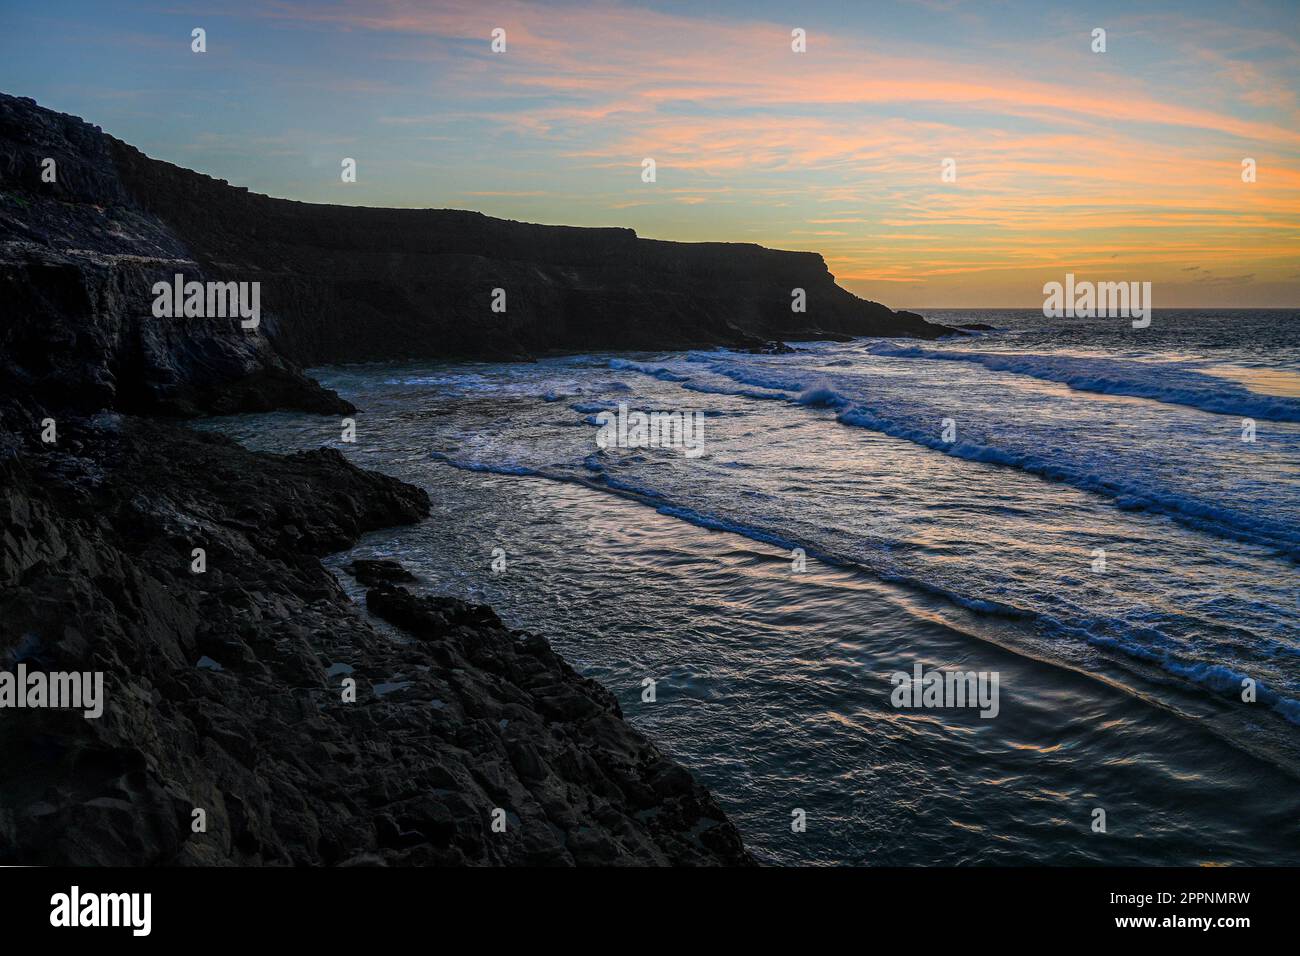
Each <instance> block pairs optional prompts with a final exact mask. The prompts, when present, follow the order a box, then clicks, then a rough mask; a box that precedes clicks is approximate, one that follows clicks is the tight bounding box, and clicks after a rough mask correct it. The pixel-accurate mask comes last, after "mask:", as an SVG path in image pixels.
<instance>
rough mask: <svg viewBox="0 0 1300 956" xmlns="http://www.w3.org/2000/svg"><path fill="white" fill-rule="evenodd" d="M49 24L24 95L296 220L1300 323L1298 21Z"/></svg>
mask: <svg viewBox="0 0 1300 956" xmlns="http://www.w3.org/2000/svg"><path fill="white" fill-rule="evenodd" d="M54 6H56V7H58V6H63V7H69V8H76V9H77V10H78V11H79V12H78V13H77V15H76V16H74V17H67V18H66V22H78V23H80V24H81V26H80V27H79V28H75V29H71V30H69V29H67V28H66V26H61V27H60V29H58V30H46V29H44V27H43V21H42V17H43V16H46V15H47V14H46V13H43V12H33V13H26V14H19V15H16V16H14V17H13V18H12V20H13V23H12V27H14V28H11V29H9V30H7V31H5V33H4V36H3V38H0V63H2V64H3V65H2V66H0V88H3V89H5V90H8V91H10V92H14V93H20V94H23V95H31V96H35V97H36V98H37V99H38V100H39V101H40V102H42V103H44V104H46V105H49V106H51V107H54V108H57V109H61V110H66V111H69V112H72V113H76V114H79V115H82V116H85V117H87V118H90V119H92V121H94V122H97V123H100V124H101V125H103V127H104V128H105V130H106V131H107V132H110V133H112V134H113V135H116V136H118V137H120V138H123V139H125V140H127V141H129V142H132V143H135V144H136V145H138V146H140V147H141V148H142V149H144V150H145V151H146V152H147V153H148V154H150V155H151V156H155V157H157V158H161V159H165V160H168V161H171V162H175V163H177V164H181V165H187V166H191V167H194V168H197V169H199V170H201V171H203V172H206V173H209V174H211V175H214V176H218V177H220V178H224V179H228V180H230V181H231V182H233V183H237V184H240V185H245V186H248V187H249V188H250V189H253V190H255V191H258V192H264V193H268V194H270V195H274V196H282V197H286V198H293V199H301V200H306V201H313V202H332V203H345V204H358V205H386V206H417V207H425V206H430V207H454V208H467V209H477V210H481V211H483V212H485V213H487V214H489V215H493V216H499V217H503V218H512V219H520V220H527V221H537V222H548V223H565V224H573V225H618V226H629V227H632V228H634V229H636V230H637V232H638V233H639V234H640V235H643V236H647V237H652V238H662V239H675V240H710V241H718V240H720V241H737V242H757V243H761V244H764V245H768V246H773V247H777V248H786V249H805V250H814V251H817V252H821V253H822V254H823V255H824V256H825V257H826V260H827V263H828V264H829V266H830V268H831V271H832V272H833V273H834V274H835V275H836V276H837V277H838V279H839V280H840V281H841V282H842V284H844V285H845V286H846V287H848V288H850V289H852V290H853V291H855V292H857V293H859V294H861V295H863V296H866V297H868V298H873V299H877V300H880V301H883V302H886V303H887V304H889V305H891V306H894V307H914V308H921V307H939V306H952V305H960V306H967V307H977V306H1031V307H1032V306H1034V305H1037V304H1040V303H1041V301H1042V293H1041V287H1042V285H1043V283H1044V282H1046V281H1051V280H1060V279H1061V277H1062V276H1063V274H1064V273H1065V272H1067V271H1071V272H1075V273H1078V274H1080V275H1081V276H1087V277H1089V278H1094V279H1123V280H1134V281H1136V280H1143V281H1150V282H1152V283H1153V284H1154V287H1155V290H1156V291H1155V304H1156V307H1157V308H1160V307H1166V306H1167V307H1174V306H1186V307H1197V306H1242V307H1248V306H1255V307H1267V306H1294V305H1296V304H1297V302H1298V301H1300V105H1298V104H1297V99H1296V91H1297V88H1298V87H1297V64H1300V39H1298V38H1297V37H1298V33H1300V29H1298V28H1297V19H1298V18H1297V15H1296V11H1295V8H1294V6H1293V5H1291V4H1290V3H1285V2H1283V3H1277V4H1256V3H1248V4H1242V5H1231V4H1228V5H1220V4H1198V3H1189V4H1181V3H1180V4H1168V5H1165V6H1164V7H1163V10H1164V12H1162V13H1143V14H1136V13H1132V12H1126V11H1128V10H1129V9H1130V8H1129V6H1128V5H1125V4H1118V3H1116V4H1098V5H1092V6H1090V7H1089V8H1087V9H1086V10H1080V11H1079V12H1077V13H1066V12H1061V11H1051V12H1042V11H1040V10H1039V9H1038V7H1037V5H1035V4H1032V3H1025V4H1020V3H1013V4H1004V5H996V6H995V7H992V8H991V7H990V5H988V4H963V3H958V2H942V0H926V2H916V3H912V4H906V3H890V4H888V5H887V6H888V8H889V12H890V16H889V17H888V18H887V20H888V23H887V24H886V23H885V22H884V20H885V19H886V18H883V17H881V16H877V15H874V14H873V8H874V7H875V5H873V4H863V5H860V9H857V10H856V11H855V12H846V11H844V10H843V9H842V7H843V5H842V4H815V3H814V4H802V5H798V6H797V7H790V6H788V5H780V4H774V3H757V4H752V3H747V4H731V3H712V4H678V3H672V4H631V3H625V4H622V3H609V4H605V5H602V6H598V7H595V8H580V7H576V6H573V7H570V6H566V5H563V4H546V5H540V4H524V3H483V4H476V5H474V7H473V9H468V8H466V9H451V8H450V7H448V6H444V5H442V4H425V3H416V2H401V0H388V2H369V3H360V2H357V3H352V2H341V3H335V4H311V5H310V6H309V5H305V4H303V5H300V4H297V3H294V2H279V3H271V4H256V5H254V4H231V5H228V7H224V8H223V13H222V14H221V15H215V14H213V13H211V12H210V11H208V10H206V9H204V8H202V7H193V8H191V7H187V6H186V5H185V4H180V5H177V6H169V7H168V8H167V9H166V10H162V11H159V10H156V9H154V8H153V6H152V5H149V4H141V5H138V8H137V12H136V13H135V14H134V15H131V16H126V17H122V16H120V15H115V16H114V17H113V18H112V20H111V22H109V18H107V17H106V16H105V15H104V14H102V13H99V12H98V11H97V9H96V5H95V4H64V5H60V4H55V5H54ZM462 6H463V5H462ZM854 6H855V7H857V6H858V5H854ZM881 9H883V8H881ZM990 9H992V10H993V11H994V12H990ZM1153 9H1155V8H1153ZM875 13H877V14H878V13H879V10H876V11H875ZM48 15H49V16H53V13H52V12H50V13H49V14H48ZM846 20H847V21H848V23H849V24H850V25H849V26H846V25H845V21H846ZM196 25H202V26H203V27H204V28H205V29H206V30H207V31H208V37H209V53H208V55H207V56H206V57H194V56H191V55H190V52H189V47H188V42H189V41H188V37H189V31H190V29H191V27H193V26H196ZM497 27H500V28H503V29H504V30H505V31H506V33H507V37H508V49H507V51H506V52H505V53H504V54H494V53H493V52H492V50H491V49H490V46H489V39H490V33H491V31H492V30H493V29H494V28H497ZM796 27H797V28H802V29H804V30H806V31H807V37H808V40H807V52H806V53H803V54H796V53H794V52H792V50H791V42H790V36H791V30H792V29H794V28H796ZM1097 27H1100V28H1104V29H1105V30H1106V36H1107V50H1106V52H1105V53H1094V52H1092V50H1091V48H1090V44H1091V42H1092V40H1091V33H1092V30H1093V29H1094V28H1097ZM110 41H111V43H110ZM124 46H125V47H135V48H138V49H140V50H141V51H142V53H143V52H144V51H146V50H147V51H148V56H147V57H144V56H142V57H141V58H139V61H138V62H136V61H133V60H132V59H130V58H123V57H122V56H121V54H120V50H121V48H123V47H124ZM54 57H58V58H59V59H60V60H62V61H64V62H66V63H70V64H75V66H73V67H71V68H70V69H65V70H63V71H61V72H60V74H59V75H57V76H56V75H53V74H51V73H48V72H46V71H45V70H44V69H43V65H44V64H45V63H46V62H49V61H50V60H51V59H52V58H54ZM272 81H274V82H272ZM345 156H346V157H355V158H356V160H357V164H358V170H359V175H358V179H357V182H356V183H355V184H349V185H346V186H344V185H343V184H341V183H340V182H339V176H338V165H339V161H340V158H341V157H345ZM645 157H652V158H654V159H655V161H656V164H657V170H658V176H657V182H655V183H653V184H647V183H643V182H642V181H641V178H640V170H641V162H642V160H643V158H645ZM945 158H951V159H953V160H954V161H955V169H956V174H957V176H956V181H955V182H942V181H941V179H940V172H941V162H942V161H943V160H944V159H945ZM1247 158H1250V159H1254V160H1255V162H1256V164H1257V170H1258V178H1257V181H1256V182H1253V183H1247V182H1243V179H1242V162H1243V160H1244V159H1247Z"/></svg>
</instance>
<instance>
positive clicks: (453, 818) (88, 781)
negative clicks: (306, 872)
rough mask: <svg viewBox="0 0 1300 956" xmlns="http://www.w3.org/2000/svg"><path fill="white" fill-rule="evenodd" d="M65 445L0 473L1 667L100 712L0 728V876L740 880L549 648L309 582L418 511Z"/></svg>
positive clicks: (652, 754) (40, 717)
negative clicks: (48, 680) (671, 867)
mask: <svg viewBox="0 0 1300 956" xmlns="http://www.w3.org/2000/svg"><path fill="white" fill-rule="evenodd" d="M3 410H4V411H7V412H12V411H13V407H12V406H11V405H9V406H3ZM5 420H6V421H10V420H11V418H6V419H5ZM59 427H60V435H59V441H58V443H57V445H56V446H54V447H52V448H48V449H41V448H38V447H34V446H31V445H28V446H27V447H24V448H22V449H17V448H15V447H14V446H13V445H12V444H11V445H10V446H9V454H8V455H7V456H6V457H5V459H4V460H2V461H0V488H2V490H0V529H2V539H0V544H2V548H0V668H3V669H12V668H13V666H14V664H15V663H16V662H17V661H18V660H23V661H26V662H27V664H28V667H29V668H30V667H40V668H42V669H46V670H52V671H69V670H77V671H102V672H104V675H105V685H106V696H107V706H106V708H105V713H104V716H103V717H102V718H100V719H98V720H86V719H84V718H83V717H82V716H81V715H80V713H79V712H73V711H51V710H22V711H17V710H6V711H0V767H3V786H0V862H3V863H37V864H91V865H106V864H128V865H159V864H232V863H233V864H340V865H341V864H352V865H356V864H446V865H455V864H747V863H749V862H751V861H750V859H749V857H748V855H747V854H746V853H745V851H744V849H743V847H742V844H741V839H740V836H739V834H738V833H737V832H736V829H735V828H734V826H732V824H731V823H730V822H729V821H728V820H727V819H726V816H725V815H724V814H723V813H722V811H721V810H720V809H719V808H718V806H717V805H716V804H715V803H714V801H713V799H712V798H711V797H710V795H709V794H708V792H707V791H706V790H705V789H704V788H703V787H701V786H700V785H699V784H698V783H696V782H695V781H694V780H693V779H692V777H691V776H690V774H689V773H688V772H687V771H686V770H685V769H683V768H682V767H681V766H679V765H678V764H676V763H675V762H673V761H672V760H669V759H667V758H666V757H664V756H663V755H662V754H661V753H660V752H659V751H658V750H657V749H656V748H655V747H654V745H653V744H651V743H650V742H649V741H648V740H646V738H645V737H644V736H642V735H641V734H640V733H639V732H637V731H636V730H635V729H634V728H633V727H631V726H630V725H629V724H627V723H626V722H625V721H624V720H623V719H622V716H621V714H620V711H619V707H618V703H617V702H616V701H615V699H614V698H613V696H612V695H611V694H610V693H609V692H608V691H606V690H605V689H604V688H602V687H601V686H600V685H598V684H596V683H595V682H593V681H591V680H588V679H585V678H583V677H581V676H579V675H578V674H576V673H575V672H574V671H573V670H572V669H571V668H570V667H569V666H568V665H567V664H566V663H565V662H564V661H563V660H561V659H560V657H559V656H558V655H556V654H555V653H554V652H553V651H552V650H551V648H550V646H549V645H548V644H547V642H546V641H545V640H544V639H542V638H541V637H538V636H535V635H529V634H523V633H520V632H514V631H511V630H510V629H508V628H506V627H505V626H504V625H503V624H502V623H501V622H500V621H499V620H498V619H497V617H496V615H495V614H494V613H493V612H492V611H491V609H489V608H486V607H478V606H471V605H466V604H464V603H463V602H460V601H456V600H452V599H439V598H434V597H429V596H420V595H416V594H414V593H412V592H411V591H410V590H408V589H407V588H405V587H403V586H400V585H399V584H396V583H392V582H393V580H394V578H400V577H401V575H399V574H397V573H396V572H395V571H393V570H392V569H390V570H389V572H388V575H387V576H386V579H383V580H381V579H379V578H370V580H372V581H375V582H377V583H376V584H375V587H373V588H372V589H371V591H370V594H369V597H368V603H369V605H370V607H371V609H372V610H373V611H375V612H376V613H377V614H378V615H380V616H381V617H384V618H387V619H388V620H390V621H393V622H394V623H396V624H397V625H399V626H400V627H401V628H403V629H404V630H405V631H406V632H407V633H408V634H409V635H410V638H411V639H409V640H406V641H399V640H394V639H393V637H392V636H391V635H388V634H386V633H381V632H380V631H379V630H378V629H376V627H375V626H374V625H373V624H372V623H371V621H370V619H369V617H368V616H367V614H366V613H365V612H364V611H363V610H361V609H360V608H358V607H357V606H355V605H353V604H352V603H351V602H350V601H349V599H348V598H347V597H346V595H345V594H344V592H343V590H342V589H341V587H340V586H339V584H338V582H337V581H336V580H335V579H334V578H333V576H332V575H331V574H330V573H329V572H328V571H327V570H325V568H324V567H323V566H322V565H321V563H320V561H319V557H320V556H322V555H324V554H327V553H330V552H334V551H337V550H339V549H342V548H345V547H347V546H349V545H350V544H351V543H353V542H354V541H355V540H356V538H357V537H358V536H359V535H360V534H362V533H364V532H365V531H367V530H370V529H373V528H378V527H382V526H387V525H393V524H398V523H405V522H411V521H416V520H419V519H421V518H422V517H424V516H425V515H427V513H428V510H429V502H428V497H427V495H426V494H425V492H423V491H422V490H420V489H417V488H414V487H412V486H410V485H406V484H404V483H402V482H399V481H397V480H395V479H392V478H388V477H385V476H383V475H379V474H375V473H373V472H366V471H362V470H360V469H358V468H356V467H355V466H353V465H351V464H349V463H348V462H347V461H346V460H345V459H344V458H343V457H342V456H341V455H339V454H338V453H337V452H334V451H328V450H321V451H316V452H309V453H302V454H296V455H289V456H272V455H263V454H256V453H253V452H249V451H247V450H245V449H243V448H242V447H240V446H238V445H237V444H235V443H233V442H232V441H230V440H228V439H226V438H224V437H221V436H217V435H207V434H202V433H197V432H193V431H190V430H187V429H184V428H181V427H178V426H175V425H170V424H166V423H160V422H157V421H150V420H147V419H140V418H136V417H132V416H124V415H120V414H117V413H111V412H105V413H99V414H97V415H94V416H91V417H84V418H83V417H78V416H72V415H63V416H61V418H60V423H59ZM195 547H201V548H203V549H204V550H205V551H206V562H207V570H206V572H205V573H202V574H194V573H191V551H192V548H195ZM372 573H375V572H373V569H372ZM384 577H385V576H384V575H380V578H384ZM349 678H350V679H351V680H354V681H355V682H356V700H355V702H347V701H345V700H344V693H343V690H344V686H345V685H344V681H345V679H349ZM195 808H202V809H203V810H204V811H205V813H206V823H207V831H206V832H205V833H194V832H192V828H191V822H192V819H193V810H194V809H195ZM495 808H502V809H503V810H505V812H506V821H507V826H506V831H505V832H504V833H497V832H493V831H492V827H491V822H492V817H491V815H492V811H493V810H494V809H495Z"/></svg>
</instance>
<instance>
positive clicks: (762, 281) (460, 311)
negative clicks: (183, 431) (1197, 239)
mask: <svg viewBox="0 0 1300 956" xmlns="http://www.w3.org/2000/svg"><path fill="white" fill-rule="evenodd" d="M113 155H114V157H115V159H116V162H117V165H118V168H119V169H120V170H121V171H122V177H123V182H124V184H125V186H126V188H127V189H128V190H129V191H130V192H131V193H132V195H133V196H134V197H135V198H136V199H137V201H138V202H139V203H140V204H141V206H142V207H143V208H145V209H148V210H150V211H151V212H153V213H155V214H156V215H158V216H159V217H160V218H162V219H163V220H165V221H166V222H168V223H169V224H170V225H171V226H172V227H173V228H174V229H175V230H176V232H177V233H178V234H179V235H181V236H183V237H184V239H185V241H186V243H187V244H188V246H189V247H190V248H191V249H192V250H193V251H194V253H195V255H196V256H198V257H199V258H200V260H201V261H203V262H204V264H205V265H206V266H208V267H209V268H210V269H211V270H213V271H215V272H220V273H222V274H224V275H226V276H228V277H229V278H238V279H253V278H260V279H261V280H262V281H263V284H264V287H265V288H266V289H267V299H266V301H267V305H268V308H270V309H271V310H273V311H274V312H275V313H276V314H277V316H278V317H279V322H278V323H277V324H276V326H275V330H274V332H273V335H274V338H275V342H276V345H277V346H278V347H279V348H280V349H281V351H282V352H283V353H284V354H285V355H287V356H288V357H290V358H292V359H293V360H294V361H297V362H299V363H301V364H303V365H312V364H319V363H332V362H347V361H362V360H372V359H394V358H440V357H519V356H524V355H528V354H535V353H538V352H543V351H546V350H551V349H559V350H582V351H586V350H633V349H668V348H687V347H697V346H706V347H707V346H716V345H727V346H748V345H753V344H759V343H762V342H764V341H766V340H771V339H782V338H807V339H812V338H824V337H827V335H828V334H829V335H834V336H841V335H852V336H857V335H914V336H920V337H925V338H934V337H936V336H938V335H940V334H944V333H946V332H947V331H949V330H947V329H943V328H941V327H939V326H935V325H931V324H929V323H926V322H925V321H924V320H923V319H921V318H920V317H919V316H914V315H912V314H910V313H895V312H892V311H891V310H889V309H887V308H885V307H884V306H882V305H879V304H877V303H874V302H866V301H864V300H862V299H859V298H857V297H856V296H854V295H852V294H851V293H849V292H847V291H845V290H844V289H841V288H840V287H839V286H837V285H836V284H835V281H834V277H833V276H832V275H831V274H830V272H829V271H828V270H827V268H826V263H825V262H824V261H823V260H822V257H821V256H819V255H817V254H816V253H811V252H779V251H775V250H772V249H765V248H763V247H761V246H755V245H748V244H739V243H679V242H660V241H654V240H648V239H639V238H637V236H636V234H635V233H634V232H632V231H631V230H630V229H583V228H574V227H568V226H541V225H532V224H528V223H520V222H513V221H506V220H501V219H492V218H489V217H487V216H484V215H481V214H479V213H474V212H463V211H458V210H447V209H374V208H365V207H348V206H325V205H312V204H308V203H298V202H289V201H287V200H282V199H271V198H268V197H266V196H260V195H256V194H251V193H247V192H244V191H242V190H238V189H235V188H233V187H231V186H228V185H226V184H225V183H222V182H219V181H216V180H212V179H209V178H207V177H205V176H200V175H198V174H196V173H192V172H190V171H189V170H185V169H181V168H179V167H175V166H171V165H168V164H166V163H160V162H157V161H154V160H150V159H148V158H147V157H145V156H143V155H142V154H140V153H139V152H138V151H136V150H134V149H132V148H131V147H129V146H126V145H125V144H122V143H119V142H117V141H115V140H114V141H113ZM494 289H502V290H504V291H505V297H506V298H505V306H506V308H505V311H504V312H493V311H492V308H491V304H492V300H493V290H494ZM794 289H803V290H804V294H805V297H806V302H807V311H806V312H804V313H796V312H793V311H792V309H791V302H792V295H793V290H794Z"/></svg>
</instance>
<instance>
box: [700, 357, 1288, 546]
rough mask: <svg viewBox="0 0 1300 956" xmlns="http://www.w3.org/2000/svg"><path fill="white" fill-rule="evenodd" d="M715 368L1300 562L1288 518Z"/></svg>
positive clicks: (861, 424) (817, 386)
mask: <svg viewBox="0 0 1300 956" xmlns="http://www.w3.org/2000/svg"><path fill="white" fill-rule="evenodd" d="M710 370H711V371H713V372H715V373H717V374H719V375H723V376H725V377H727V378H730V379H732V380H733V381H737V382H741V383H743V384H747V385H755V384H761V385H762V386H763V387H766V388H778V387H779V388H781V389H784V390H785V391H786V392H787V393H792V394H794V395H797V397H796V398H793V399H791V397H790V394H785V395H777V394H769V395H764V396H761V397H764V398H784V399H785V400H787V401H792V402H793V403H794V404H799V405H804V406H808V407H816V408H831V409H838V410H839V413H838V415H837V416H836V419H837V420H838V421H839V422H840V423H841V424H844V425H850V426H855V427H858V428H866V429H870V430H872V431H877V432H880V433H881V434H885V435H889V436H890V437H892V438H901V439H904V440H906V441H910V442H913V443H914V444H917V445H921V446H924V447H926V448H930V449H932V450H934V451H938V452H941V453H943V454H945V455H950V456H952V457H954V458H961V459H964V460H966V461H974V462H980V463H982V464H991V465H1002V466H1005V467H1009V468H1016V469H1019V470H1021V471H1024V472H1026V473H1028V474H1031V475H1035V476H1037V477H1039V478H1044V479H1046V480H1049V481H1059V482H1063V483H1065V484H1068V485H1071V486H1073V487H1075V488H1079V489H1081V490H1083V491H1089V492H1093V493H1095V494H1100V495H1104V496H1106V497H1108V498H1110V499H1112V500H1113V501H1114V502H1115V503H1116V505H1117V506H1118V507H1120V508H1122V509H1124V510H1126V511H1150V512H1154V513H1158V514H1163V515H1165V516H1166V517H1169V518H1172V519H1175V520H1177V521H1180V522H1181V523H1183V524H1185V525H1187V526H1189V527H1192V528H1194V529H1195V530H1197V531H1202V532H1206V533H1209V534H1214V535H1218V536H1220V537H1226V538H1230V539H1232V540H1235V541H1242V542H1246V543H1251V544H1258V545H1263V546H1265V547H1268V548H1271V549H1272V550H1274V551H1276V552H1277V553H1278V554H1280V555H1281V556H1283V557H1286V558H1288V559H1290V560H1292V561H1300V528H1296V527H1293V526H1292V525H1290V524H1287V523H1283V522H1275V521H1269V520H1267V519H1265V518H1258V517H1254V516H1252V515H1249V514H1247V513H1245V512H1243V511H1241V510H1237V509H1232V508H1226V507H1223V506H1221V505H1217V504H1209V503H1207V502H1204V501H1201V500H1198V499H1196V498H1192V497H1189V496H1187V495H1183V494H1179V493H1178V492H1176V491H1168V490H1163V489H1160V488H1155V487H1151V486H1146V485H1141V484H1137V483H1126V482H1125V481H1123V480H1120V479H1116V478H1115V477H1113V475H1115V474H1116V470H1115V469H1114V468H1113V467H1109V466H1108V467H1107V468H1106V470H1105V471H1104V472H1103V471H1100V470H1097V469H1092V468H1090V467H1089V466H1088V464H1087V463H1083V464H1080V463H1075V462H1070V461H1068V460H1059V459H1052V458H1046V457H1042V456H1039V455H1036V454H1034V453H1032V452H1027V451H1019V450H1012V449H1007V448H1000V447H997V446H994V445H989V444H983V443H980V442H976V441H970V440H962V441H954V442H945V441H943V440H942V438H941V437H939V436H937V435H936V434H935V433H934V431H933V429H930V428H924V429H923V428H920V427H916V426H915V425H912V424H909V423H907V422H906V421H901V420H898V419H896V418H893V417H890V416H889V415H888V414H886V413H882V412H878V411H874V410H873V409H872V408H871V407H869V406H868V404H867V403H866V402H864V401H862V400H860V399H856V398H850V397H849V396H846V395H845V394H844V393H843V392H840V391H836V390H835V389H833V388H831V387H829V386H828V385H825V384H822V383H820V382H818V381H817V378H818V376H817V375H816V374H815V373H814V374H810V375H809V376H808V378H807V380H800V379H797V378H792V377H790V376H789V375H783V374H780V373H773V372H772V371H771V370H768V369H755V368H750V367H744V368H738V367H736V366H734V365H730V364H726V363H719V362H715V363H713V364H711V365H710Z"/></svg>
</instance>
